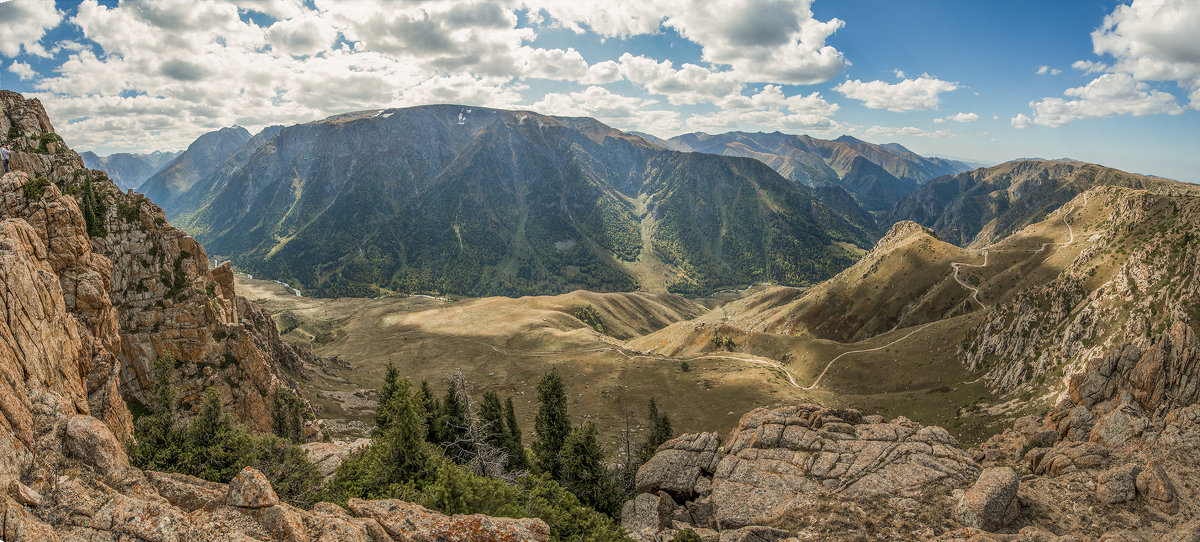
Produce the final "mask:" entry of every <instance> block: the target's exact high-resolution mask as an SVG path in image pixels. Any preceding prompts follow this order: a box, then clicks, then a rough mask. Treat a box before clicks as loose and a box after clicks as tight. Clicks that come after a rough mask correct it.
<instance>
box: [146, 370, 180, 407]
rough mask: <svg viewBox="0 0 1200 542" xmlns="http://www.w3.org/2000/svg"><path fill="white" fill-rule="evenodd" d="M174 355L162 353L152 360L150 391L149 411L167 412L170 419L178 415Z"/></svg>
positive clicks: (177, 391)
mask: <svg viewBox="0 0 1200 542" xmlns="http://www.w3.org/2000/svg"><path fill="white" fill-rule="evenodd" d="M176 363H177V362H176V361H175V357H174V356H172V355H171V354H163V355H161V356H159V357H158V358H156V359H155V360H154V389H153V390H151V392H150V404H149V405H148V407H149V409H150V412H152V413H154V414H168V415H169V416H170V417H171V419H175V418H176V417H177V415H178V408H179V403H178V401H179V390H177V389H176V388H175V365H176Z"/></svg>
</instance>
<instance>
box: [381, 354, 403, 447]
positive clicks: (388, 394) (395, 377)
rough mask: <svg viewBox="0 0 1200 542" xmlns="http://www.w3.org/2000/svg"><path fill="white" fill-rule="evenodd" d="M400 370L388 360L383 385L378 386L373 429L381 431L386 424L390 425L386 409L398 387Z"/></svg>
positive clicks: (389, 416)
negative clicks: (377, 401)
mask: <svg viewBox="0 0 1200 542" xmlns="http://www.w3.org/2000/svg"><path fill="white" fill-rule="evenodd" d="M399 380H400V371H399V370H397V369H396V365H395V364H393V363H392V362H390V361H389V362H388V364H387V369H385V370H384V373H383V385H382V386H380V387H379V393H378V396H379V403H378V405H377V406H376V408H375V430H376V431H383V430H384V429H386V428H387V426H388V425H391V412H389V411H388V405H390V404H391V399H392V396H393V395H395V393H396V390H397V389H398V388H399V387H400V382H399Z"/></svg>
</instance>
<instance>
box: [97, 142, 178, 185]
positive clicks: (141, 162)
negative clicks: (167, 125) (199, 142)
mask: <svg viewBox="0 0 1200 542" xmlns="http://www.w3.org/2000/svg"><path fill="white" fill-rule="evenodd" d="M180 154H182V151H178V152H166V151H154V152H150V153H129V152H119V153H115V154H110V155H108V156H98V155H96V153H94V152H92V151H84V152H81V153H79V158H80V159H82V160H83V166H84V167H86V168H88V169H99V170H101V171H104V172H105V173H108V176H109V178H111V179H112V180H113V182H115V183H117V188H120V189H122V190H126V189H129V188H137V187H139V186H141V185H142V183H144V182H146V179H149V178H150V177H152V176H153V175H154V174H155V173H158V171H159V170H161V169H162V168H163V167H165V166H166V165H167V164H169V163H170V162H171V161H172V160H174V159H176V158H178V157H179V155H180Z"/></svg>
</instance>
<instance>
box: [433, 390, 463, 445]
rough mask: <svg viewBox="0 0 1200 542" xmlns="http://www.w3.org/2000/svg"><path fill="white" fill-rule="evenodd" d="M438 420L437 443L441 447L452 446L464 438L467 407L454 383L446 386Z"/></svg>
mask: <svg viewBox="0 0 1200 542" xmlns="http://www.w3.org/2000/svg"><path fill="white" fill-rule="evenodd" d="M439 414H440V416H439V421H438V432H439V434H438V443H440V444H441V445H442V446H443V447H447V446H453V445H455V444H457V443H460V442H461V441H462V440H463V439H464V438H466V436H465V435H466V432H467V409H466V405H464V404H463V401H462V398H461V397H459V395H458V389H457V388H456V387H455V386H454V383H453V382H452V383H450V385H449V386H447V388H446V396H445V397H444V398H443V399H442V408H441V412H440V413H439Z"/></svg>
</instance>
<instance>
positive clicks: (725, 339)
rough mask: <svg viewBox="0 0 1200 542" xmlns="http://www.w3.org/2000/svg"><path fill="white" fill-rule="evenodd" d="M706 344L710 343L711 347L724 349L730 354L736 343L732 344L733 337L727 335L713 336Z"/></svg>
mask: <svg viewBox="0 0 1200 542" xmlns="http://www.w3.org/2000/svg"><path fill="white" fill-rule="evenodd" d="M708 342H711V343H712V344H713V346H715V347H717V348H724V349H725V350H728V351H730V352H732V351H733V349H734V348H737V343H735V342H733V337H730V336H728V335H713V336H712V337H711V338H709V339H708Z"/></svg>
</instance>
